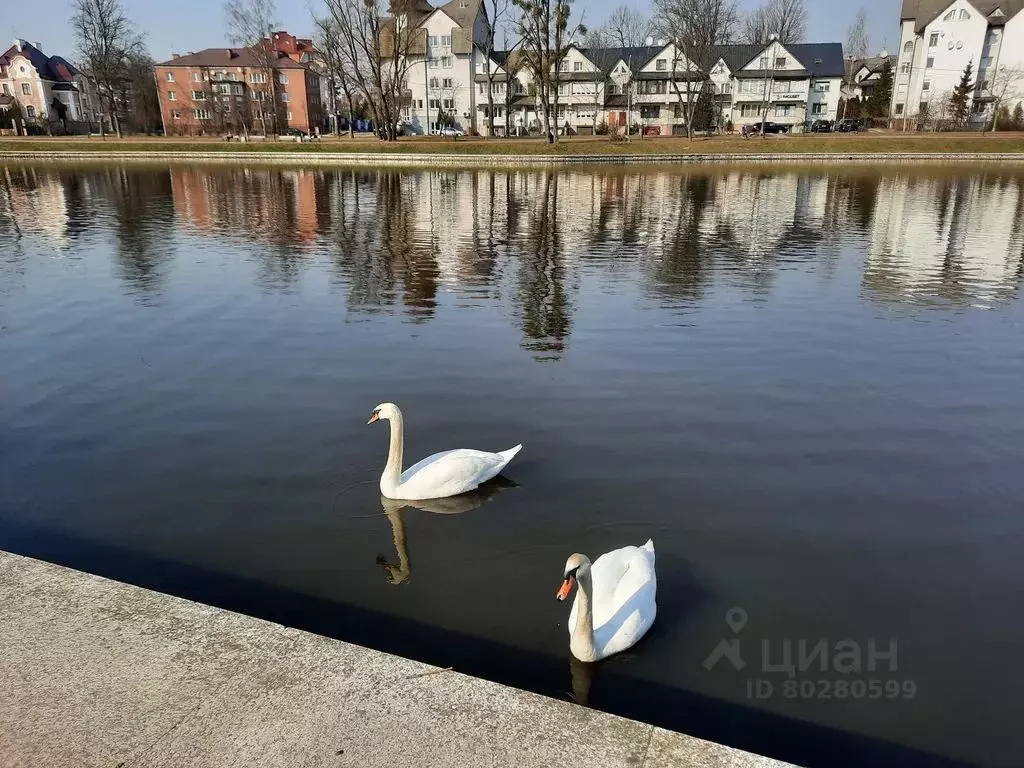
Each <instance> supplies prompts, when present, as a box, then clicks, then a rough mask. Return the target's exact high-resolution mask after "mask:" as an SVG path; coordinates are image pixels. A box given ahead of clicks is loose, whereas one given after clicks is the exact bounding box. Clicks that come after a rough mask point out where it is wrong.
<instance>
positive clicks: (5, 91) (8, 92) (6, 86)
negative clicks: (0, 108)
mask: <svg viewBox="0 0 1024 768" xmlns="http://www.w3.org/2000/svg"><path fill="white" fill-rule="evenodd" d="M4 93H6V94H7V95H8V96H10V95H11V86H10V85H8V84H7V83H4Z"/></svg>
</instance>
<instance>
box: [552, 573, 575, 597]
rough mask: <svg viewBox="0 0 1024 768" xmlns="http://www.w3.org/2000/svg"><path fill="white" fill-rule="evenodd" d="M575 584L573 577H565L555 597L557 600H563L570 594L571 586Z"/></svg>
mask: <svg viewBox="0 0 1024 768" xmlns="http://www.w3.org/2000/svg"><path fill="white" fill-rule="evenodd" d="M575 583H576V579H575V577H573V576H566V577H565V581H563V582H562V586H560V587H559V588H558V592H557V593H556V594H555V597H556V598H557V599H559V600H565V598H567V597H568V596H569V593H570V592H572V588H573V585H574V584H575Z"/></svg>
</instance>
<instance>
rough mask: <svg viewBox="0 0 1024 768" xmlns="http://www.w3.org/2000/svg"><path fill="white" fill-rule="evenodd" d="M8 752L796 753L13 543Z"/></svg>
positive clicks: (6, 680)
mask: <svg viewBox="0 0 1024 768" xmlns="http://www.w3.org/2000/svg"><path fill="white" fill-rule="evenodd" d="M0 595H2V596H3V597H2V599H0V648H2V649H3V652H2V653H0V690H2V695H0V765H2V766H5V768H14V767H15V766H18V767H21V766H25V767H26V768H27V767H28V766H33V767H35V766H46V767H47V768H63V767H64V766H104V767H106V768H115V766H116V767H117V768H136V767H138V766H175V767H178V766H189V767H190V768H201V767H202V766H210V767H211V768H212V767H214V766H216V768H225V767H229V766H238V767H239V768H241V767H242V766H244V767H245V768H252V766H260V768H277V767H278V766H280V767H281V768H285V767H287V768H295V767H297V766H332V767H335V766H336V767H337V768H345V767H346V766H360V767H362V766H382V767H384V766H386V767H387V768H396V767H397V766H425V767H429V766H453V767H458V768H467V767H468V766H514V767H515V768H531V767H532V766H536V767H537V768H557V767H558V766H572V767H573V768H577V767H578V766H580V765H600V766H602V768H616V767H617V766H623V768H625V766H631V767H632V768H637V767H638V766H639V767H641V768H661V767H662V766H702V768H714V767H716V766H729V768H754V766H760V767H763V768H769V767H770V768H784V765H785V764H783V763H780V762H777V761H775V760H770V759H768V758H764V757H759V756H757V755H752V754H750V753H747V752H741V751H739V750H734V749H731V748H729V747H725V746H722V745H718V744H713V743H711V742H707V741H703V740H701V739H695V738H692V737H689V736H684V735H681V734H678V733H673V732H671V731H666V730H663V729H661V728H655V727H652V726H650V725H646V724H643V723H638V722H635V721H632V720H626V719H623V718H620V717H615V716H613V715H608V714H604V713H600V712H596V711H594V710H591V709H586V708H584V707H579V706H576V705H574V704H570V703H568V702H560V701H556V700H553V699H549V698H546V697H543V696H538V695H536V694H532V693H527V692H525V691H520V690H516V689H514V688H509V687H506V686H502V685H498V684H497V683H491V682H488V681H485V680H480V679H477V678H473V677H468V676H466V675H462V674H459V673H457V672H453V671H450V670H442V669H438V668H436V667H431V666H429V665H426V664H421V663H418V662H414V661H410V660H407V659H403V658H400V657H397V656H392V655H389V654H385V653H381V652H379V651H373V650H370V649H368V648H363V647H361V646H356V645H351V644H349V643H344V642H341V641H338V640H332V639H329V638H325V637H321V636H319V635H312V634H309V633H307V632H301V631H298V630H295V629H289V628H287V627H283V626H281V625H278V624H272V623H270V622H266V621H262V620H260V619H255V618H252V617H249V616H243V615H241V614H237V613H232V612H230V611H225V610H221V609H219V608H213V607H210V606H206V605H201V604H199V603H193V602H190V601H187V600H182V599H180V598H176V597H171V596H169V595H164V594H161V593H158V592H152V591H150V590H146V589H141V588H139V587H134V586H130V585H127V584H122V583H120V582H115V581H110V580H108V579H103V578H100V577H97V576H91V575H89V574H85V573H81V572H79V571H74V570H71V569H68V568H63V567H60V566H56V565H51V564H49V563H45V562H42V561H39V560H34V559H31V558H26V557H21V556H19V555H13V554H10V553H6V552H0Z"/></svg>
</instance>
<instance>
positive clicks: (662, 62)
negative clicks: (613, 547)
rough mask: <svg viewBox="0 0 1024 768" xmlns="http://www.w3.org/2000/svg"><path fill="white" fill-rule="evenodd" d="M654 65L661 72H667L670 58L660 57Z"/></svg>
mask: <svg viewBox="0 0 1024 768" xmlns="http://www.w3.org/2000/svg"><path fill="white" fill-rule="evenodd" d="M654 66H655V69H657V70H658V71H659V72H665V71H666V70H667V69H668V59H658V61H657V62H655V65H654Z"/></svg>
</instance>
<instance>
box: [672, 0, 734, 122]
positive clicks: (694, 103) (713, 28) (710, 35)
mask: <svg viewBox="0 0 1024 768" xmlns="http://www.w3.org/2000/svg"><path fill="white" fill-rule="evenodd" d="M654 20H655V25H656V27H657V29H658V30H659V31H660V33H661V34H663V35H665V36H667V37H668V39H669V40H671V41H672V43H673V45H672V64H671V69H670V72H669V78H670V82H671V83H672V87H673V89H674V90H675V92H676V97H677V98H678V99H679V104H680V108H681V110H682V111H683V115H684V118H685V120H686V135H687V137H689V138H690V139H692V138H693V123H694V116H695V115H696V113H697V107H698V105H699V104H700V102H701V97H702V96H703V97H704V98H705V99H707V98H710V96H711V94H710V93H709V92H708V91H709V89H713V88H714V86H713V84H712V83H711V74H710V73H711V68H712V67H713V66H714V65H715V62H716V61H718V57H719V55H720V51H719V48H720V46H722V45H725V44H727V43H728V42H730V41H731V40H732V39H733V37H734V35H735V31H736V27H737V25H738V24H739V12H738V11H737V9H736V6H735V5H734V3H733V2H732V0H654ZM680 80H682V82H683V84H682V87H680V82H679V81H680Z"/></svg>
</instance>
